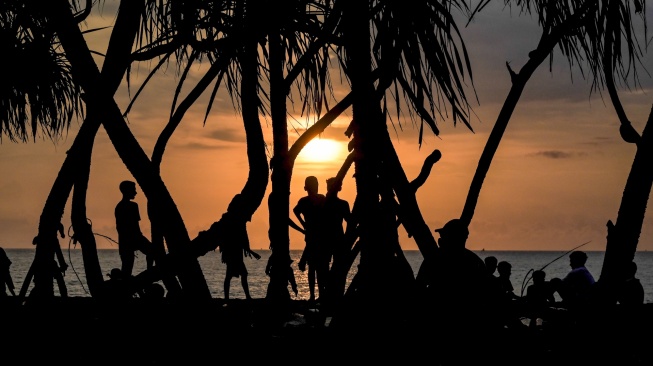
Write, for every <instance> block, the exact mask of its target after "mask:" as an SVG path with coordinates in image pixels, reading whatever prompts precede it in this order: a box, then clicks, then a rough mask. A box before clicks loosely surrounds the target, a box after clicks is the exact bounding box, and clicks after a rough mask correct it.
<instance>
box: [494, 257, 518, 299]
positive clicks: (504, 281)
mask: <svg viewBox="0 0 653 366" xmlns="http://www.w3.org/2000/svg"><path fill="white" fill-rule="evenodd" d="M497 272H498V273H499V277H497V278H498V279H499V289H500V291H501V295H500V296H501V297H502V298H503V300H504V301H511V300H520V297H519V296H518V295H517V294H515V288H514V287H513V285H512V280H511V279H510V276H512V264H510V263H509V262H507V261H501V262H499V263H498V264H497Z"/></svg>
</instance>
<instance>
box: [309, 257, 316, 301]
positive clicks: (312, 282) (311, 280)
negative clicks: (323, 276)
mask: <svg viewBox="0 0 653 366" xmlns="http://www.w3.org/2000/svg"><path fill="white" fill-rule="evenodd" d="M308 291H309V293H310V298H309V300H310V301H314V300H315V268H314V266H313V265H312V264H311V263H309V264H308Z"/></svg>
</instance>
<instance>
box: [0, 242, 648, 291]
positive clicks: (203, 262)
mask: <svg viewBox="0 0 653 366" xmlns="http://www.w3.org/2000/svg"><path fill="white" fill-rule="evenodd" d="M5 251H6V252H7V256H8V257H9V259H10V260H11V261H12V265H11V267H10V272H11V276H12V279H13V281H14V285H15V287H16V293H17V294H18V292H19V291H20V288H21V287H22V286H23V282H24V280H25V275H26V274H27V272H28V270H29V267H30V265H31V264H32V261H33V260H34V249H9V248H5ZM256 252H257V253H258V254H260V255H261V259H259V260H256V259H254V258H245V265H246V267H247V270H248V272H249V276H248V284H249V289H250V294H251V296H252V297H253V298H264V297H265V294H266V290H267V285H268V281H269V277H268V276H267V275H266V274H265V265H266V263H267V260H268V258H269V256H270V254H271V251H270V250H257V251H256ZM63 253H64V257H65V258H66V262H67V263H68V266H69V267H68V270H67V271H66V272H65V277H64V279H65V282H66V287H67V290H68V295H69V296H76V297H90V294H89V292H88V286H87V284H86V277H85V274H84V264H83V261H82V251H81V249H78V248H69V249H65V248H64V249H63ZM404 253H405V256H406V258H407V259H408V262H409V263H410V265H411V267H412V268H413V271H414V273H415V274H417V271H418V269H419V267H420V265H421V264H422V260H423V257H422V254H421V253H420V252H419V251H417V250H407V251H404ZM586 253H587V255H588V260H587V263H586V267H587V269H588V270H589V271H590V272H591V273H592V275H593V276H594V278H595V279H598V278H599V276H600V274H601V267H602V265H603V258H604V256H605V252H603V251H588V252H586ZM301 254H302V251H301V250H291V258H292V259H293V260H294V262H293V263H292V266H293V269H294V270H295V278H296V280H297V286H298V290H299V293H298V295H297V297H295V299H297V300H307V299H308V298H309V289H308V277H307V272H302V271H300V270H299V269H298V268H297V263H298V262H299V258H300V257H301ZM476 254H478V256H479V257H481V258H482V259H484V258H485V257H488V256H495V257H496V258H497V259H498V260H499V261H507V262H509V263H510V264H511V265H512V275H511V277H510V278H511V280H512V284H513V287H514V288H515V293H516V294H517V295H525V293H526V286H528V284H530V283H531V280H530V276H531V274H532V272H533V271H534V270H538V269H543V270H544V272H545V273H546V278H547V279H551V278H554V277H559V278H562V277H564V276H565V275H566V274H567V272H569V270H570V269H571V268H570V267H569V252H557V251H477V252H476ZM98 256H99V261H100V266H101V268H102V271H103V272H104V273H105V274H108V273H109V271H111V269H112V268H115V267H120V257H119V256H118V250H117V249H100V250H98ZM198 260H199V263H200V267H201V268H202V271H203V273H204V277H205V278H206V281H207V284H208V286H209V289H210V291H211V295H212V297H213V298H224V278H225V270H226V266H225V264H224V263H222V261H221V257H220V253H219V252H218V251H212V252H209V253H207V254H206V255H204V256H201V257H199V258H198ZM635 262H636V263H637V267H638V270H637V274H636V277H637V278H639V280H640V281H641V282H642V285H643V286H644V293H645V295H644V296H645V297H644V302H645V303H651V302H653V252H646V251H640V252H636V253H635ZM357 265H358V260H356V261H355V262H354V265H353V266H352V268H351V271H350V273H349V276H348V279H347V281H348V282H347V284H349V283H350V282H351V280H352V278H353V277H354V275H355V274H356V270H357ZM145 266H146V262H145V256H144V255H139V256H138V257H137V258H136V263H135V265H134V273H139V272H140V271H143V270H144V269H145ZM107 279H108V276H107ZM32 286H33V284H30V287H29V289H30V290H31V288H32ZM54 287H55V293H56V294H58V289H57V286H56V285H55V286H54ZM229 297H230V298H231V299H244V298H245V294H244V292H243V288H242V285H241V281H240V279H239V278H234V279H232V280H231V284H230V290H229ZM558 300H560V299H559V298H558Z"/></svg>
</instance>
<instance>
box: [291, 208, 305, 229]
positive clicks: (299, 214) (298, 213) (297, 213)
mask: <svg viewBox="0 0 653 366" xmlns="http://www.w3.org/2000/svg"><path fill="white" fill-rule="evenodd" d="M292 212H293V213H294V214H295V217H297V221H299V224H300V225H301V226H302V227H303V228H304V229H306V222H304V218H303V217H302V210H301V207H300V205H299V203H298V204H297V206H295V208H293V209H292Z"/></svg>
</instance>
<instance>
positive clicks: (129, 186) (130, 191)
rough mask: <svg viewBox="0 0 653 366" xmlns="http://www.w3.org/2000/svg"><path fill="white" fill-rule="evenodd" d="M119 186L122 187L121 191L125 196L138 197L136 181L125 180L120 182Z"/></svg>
mask: <svg viewBox="0 0 653 366" xmlns="http://www.w3.org/2000/svg"><path fill="white" fill-rule="evenodd" d="M118 188H120V192H121V193H122V195H123V197H127V198H129V199H132V198H134V197H136V183H134V182H132V181H131V180H123V181H122V182H120V185H119V186H118Z"/></svg>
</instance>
